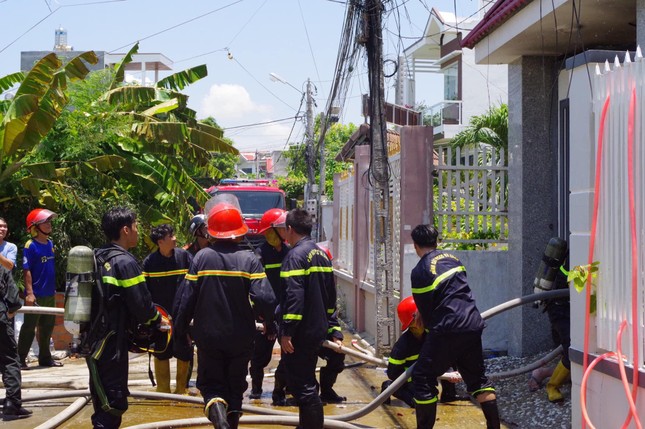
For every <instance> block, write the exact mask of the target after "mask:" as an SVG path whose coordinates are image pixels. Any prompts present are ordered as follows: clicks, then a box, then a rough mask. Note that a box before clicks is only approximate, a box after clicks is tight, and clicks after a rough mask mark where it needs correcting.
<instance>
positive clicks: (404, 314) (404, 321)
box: [396, 296, 417, 330]
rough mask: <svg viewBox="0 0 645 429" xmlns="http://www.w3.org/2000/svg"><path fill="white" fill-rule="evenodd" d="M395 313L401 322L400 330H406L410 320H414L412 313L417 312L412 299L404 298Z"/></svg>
mask: <svg viewBox="0 0 645 429" xmlns="http://www.w3.org/2000/svg"><path fill="white" fill-rule="evenodd" d="M396 312H397V313H398V314H399V321H400V322H401V330H406V329H408V326H410V323H412V320H414V313H416V312H417V305H416V304H415V302H414V298H413V297H411V296H409V297H407V298H404V299H403V300H402V301H401V302H400V303H399V306H398V307H396Z"/></svg>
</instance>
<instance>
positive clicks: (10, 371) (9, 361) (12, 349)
mask: <svg viewBox="0 0 645 429" xmlns="http://www.w3.org/2000/svg"><path fill="white" fill-rule="evenodd" d="M20 307H22V302H21V301H20V298H18V288H17V287H16V283H15V282H14V281H13V277H12V276H11V272H10V271H9V270H8V269H6V268H5V267H4V266H2V265H0V371H1V372H2V382H3V384H4V388H5V400H4V407H3V410H2V419H3V420H4V421H9V420H17V419H24V418H26V417H29V416H31V414H32V412H31V411H29V410H27V409H25V408H23V407H22V395H21V390H20V383H21V380H22V379H21V375H20V358H19V357H18V345H17V344H16V337H15V334H14V330H13V326H14V323H13V317H14V316H15V315H16V312H17V311H18V310H19V309H20Z"/></svg>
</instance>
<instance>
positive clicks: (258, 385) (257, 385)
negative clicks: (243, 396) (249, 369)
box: [249, 380, 262, 399]
mask: <svg viewBox="0 0 645 429" xmlns="http://www.w3.org/2000/svg"><path fill="white" fill-rule="evenodd" d="M261 397H262V381H260V382H258V381H257V380H251V393H250V394H249V398H250V399H260V398H261Z"/></svg>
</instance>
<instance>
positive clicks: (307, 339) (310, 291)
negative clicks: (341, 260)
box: [275, 209, 336, 429]
mask: <svg viewBox="0 0 645 429" xmlns="http://www.w3.org/2000/svg"><path fill="white" fill-rule="evenodd" d="M275 226H276V227H280V228H279V229H280V230H281V232H280V234H281V236H282V237H283V238H284V239H286V241H287V242H288V243H289V244H290V245H291V250H290V251H289V253H288V254H287V256H286V257H285V258H284V260H283V261H282V271H281V272H280V277H281V279H282V285H283V288H284V294H283V296H282V298H281V301H280V311H281V312H282V320H281V321H280V329H279V335H280V346H281V347H282V361H283V362H284V365H285V368H286V371H287V384H288V386H289V391H290V392H291V393H292V394H293V396H294V398H295V400H296V402H297V404H298V408H299V414H300V427H301V428H306V429H319V428H322V427H323V423H324V414H323V404H322V402H321V400H320V396H319V394H318V383H317V382H316V362H317V360H318V352H319V348H320V347H321V343H322V342H323V340H325V338H326V337H327V333H328V329H329V328H330V326H329V322H328V316H329V312H328V311H329V309H334V308H335V304H336V289H335V284H334V278H333V269H332V266H331V262H330V261H329V258H328V257H327V255H326V254H325V252H324V251H322V250H321V249H320V248H318V246H316V243H314V241H313V240H312V239H311V237H310V234H311V229H312V220H311V216H309V214H308V213H307V211H305V210H302V209H294V210H291V211H290V212H288V214H287V216H286V219H285V223H284V226H282V225H281V224H280V223H279V221H278V223H276V225H275Z"/></svg>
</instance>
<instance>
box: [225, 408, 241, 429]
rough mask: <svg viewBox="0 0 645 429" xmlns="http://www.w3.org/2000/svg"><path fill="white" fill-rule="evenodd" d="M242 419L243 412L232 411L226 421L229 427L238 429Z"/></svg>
mask: <svg viewBox="0 0 645 429" xmlns="http://www.w3.org/2000/svg"><path fill="white" fill-rule="evenodd" d="M240 417H242V412H241V411H231V412H230V413H228V416H226V420H227V421H228V425H229V427H230V428H231V429H237V425H238V424H239V423H240Z"/></svg>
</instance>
